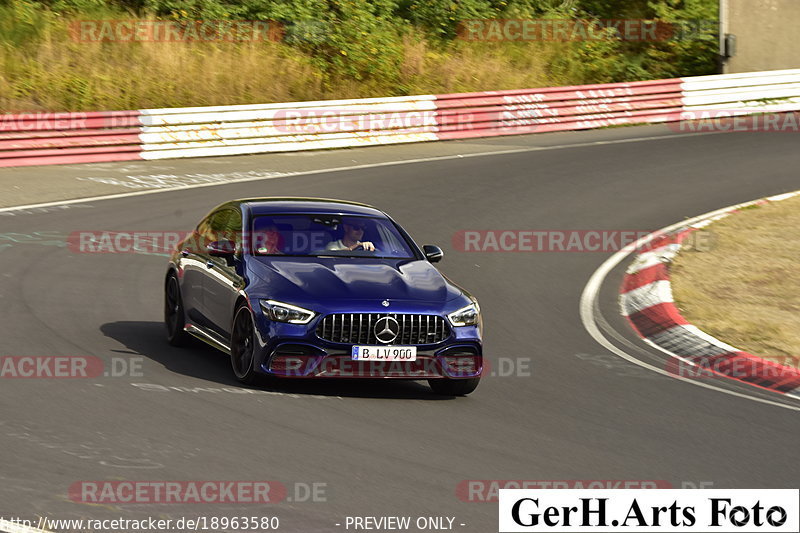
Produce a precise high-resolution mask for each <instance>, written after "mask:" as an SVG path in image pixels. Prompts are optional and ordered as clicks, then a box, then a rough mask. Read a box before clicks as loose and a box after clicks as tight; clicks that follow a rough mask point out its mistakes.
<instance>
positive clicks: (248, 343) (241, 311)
mask: <svg viewBox="0 0 800 533" xmlns="http://www.w3.org/2000/svg"><path fill="white" fill-rule="evenodd" d="M255 347H256V342H255V328H254V327H253V315H252V314H251V313H250V309H249V308H248V307H247V305H245V304H242V305H240V306H239V307H238V308H237V309H236V314H235V315H234V318H233V333H232V334H231V368H233V374H234V375H235V376H236V379H238V380H239V381H241V382H242V383H246V384H248V385H252V384H253V383H254V382H255V380H256V377H257V376H256V371H255V370H254V368H253V362H254V360H255V353H256V348H255Z"/></svg>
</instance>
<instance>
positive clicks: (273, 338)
mask: <svg viewBox="0 0 800 533" xmlns="http://www.w3.org/2000/svg"><path fill="white" fill-rule="evenodd" d="M254 311H255V312H254V314H255V315H256V316H255V318H256V324H257V328H256V330H257V332H258V336H259V345H260V346H259V350H258V351H257V353H256V358H255V361H254V364H255V369H256V370H257V371H258V372H260V373H264V374H268V375H272V376H277V377H285V378H378V379H381V378H387V379H469V378H475V377H480V376H481V374H482V372H483V353H482V344H481V339H480V331H479V328H478V327H476V326H464V327H453V328H451V330H452V331H451V335H450V336H449V337H448V338H446V339H444V340H443V341H442V342H439V343H436V344H427V345H416V346H417V358H416V360H415V361H357V360H353V359H352V356H351V352H352V346H353V345H352V344H344V343H333V342H329V341H326V340H323V339H321V338H319V337H318V336H317V334H316V326H317V323H318V320H319V319H320V318H319V317H317V319H315V320H313V321H312V322H311V323H310V324H307V325H298V324H285V323H279V322H272V321H269V320H267V318H266V317H265V316H264V315H263V313H261V312H260V311H261V310H260V309H258V310H254Z"/></svg>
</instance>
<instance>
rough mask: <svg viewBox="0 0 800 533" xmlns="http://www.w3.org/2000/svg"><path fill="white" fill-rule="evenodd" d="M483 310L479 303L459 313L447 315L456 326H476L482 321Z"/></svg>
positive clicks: (460, 310) (464, 308)
mask: <svg viewBox="0 0 800 533" xmlns="http://www.w3.org/2000/svg"><path fill="white" fill-rule="evenodd" d="M480 314H481V308H480V307H478V302H473V303H471V304H469V305H468V306H466V307H462V308H461V309H459V310H458V311H453V312H452V313H450V314H449V315H447V319H448V320H449V321H450V323H451V324H453V325H454V326H475V325H476V324H477V323H478V321H479V320H480Z"/></svg>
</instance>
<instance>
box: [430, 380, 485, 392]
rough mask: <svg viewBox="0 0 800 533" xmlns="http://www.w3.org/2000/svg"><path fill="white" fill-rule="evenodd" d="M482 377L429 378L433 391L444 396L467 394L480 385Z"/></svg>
mask: <svg viewBox="0 0 800 533" xmlns="http://www.w3.org/2000/svg"><path fill="white" fill-rule="evenodd" d="M480 380H481V378H469V379H429V380H428V385H430V386H431V389H433V392H435V393H436V394H441V395H444V396H466V395H467V394H469V393H470V392H472V391H474V390H475V389H476V388H477V387H478V383H479V382H480Z"/></svg>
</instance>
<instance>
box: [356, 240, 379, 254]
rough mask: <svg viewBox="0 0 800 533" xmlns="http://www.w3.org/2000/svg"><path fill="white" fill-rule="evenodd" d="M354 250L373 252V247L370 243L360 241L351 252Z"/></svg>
mask: <svg viewBox="0 0 800 533" xmlns="http://www.w3.org/2000/svg"><path fill="white" fill-rule="evenodd" d="M356 248H362V249H363V250H364V251H365V252H374V251H375V245H374V244H372V243H371V242H370V241H360V242H358V243H357V244H356V245H355V246H353V248H351V250H355V249H356Z"/></svg>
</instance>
